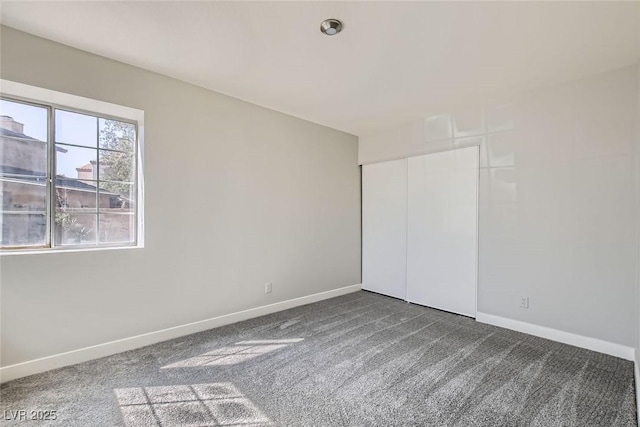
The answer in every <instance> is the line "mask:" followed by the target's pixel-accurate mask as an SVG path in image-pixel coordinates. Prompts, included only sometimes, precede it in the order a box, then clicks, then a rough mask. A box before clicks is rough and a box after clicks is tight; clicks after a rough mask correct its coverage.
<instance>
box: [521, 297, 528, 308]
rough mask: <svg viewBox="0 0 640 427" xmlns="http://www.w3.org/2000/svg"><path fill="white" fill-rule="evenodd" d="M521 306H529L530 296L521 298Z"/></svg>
mask: <svg viewBox="0 0 640 427" xmlns="http://www.w3.org/2000/svg"><path fill="white" fill-rule="evenodd" d="M520 308H526V309H528V308H529V297H522V298H520Z"/></svg>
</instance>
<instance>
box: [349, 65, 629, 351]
mask: <svg viewBox="0 0 640 427" xmlns="http://www.w3.org/2000/svg"><path fill="white" fill-rule="evenodd" d="M638 84H639V82H638V69H637V67H635V66H633V67H627V68H623V69H618V70H612V71H609V72H605V73H602V74H598V75H594V76H590V77H586V78H582V79H579V80H575V81H572V82H568V83H565V84H561V85H558V86H555V87H550V88H544V89H539V90H535V91H531V92H527V93H521V94H515V95H513V96H512V97H509V98H506V99H500V100H480V99H469V102H468V104H465V105H461V106H459V107H458V106H457V107H456V108H451V109H447V110H445V111H442V114H438V115H435V116H432V115H429V116H428V117H429V118H428V119H426V120H424V121H420V122H414V123H409V124H408V125H407V126H405V127H402V128H399V129H392V130H390V131H388V132H383V133H379V134H375V135H367V136H362V137H360V144H359V161H360V163H363V164H364V163H371V162H376V161H382V160H386V159H391V158H399V157H406V156H410V155H414V154H419V153H426V152H430V151H439V150H444V149H451V148H455V147H463V146H467V145H474V144H479V145H480V147H481V150H480V154H481V161H480V162H481V164H480V166H481V170H480V196H479V240H480V242H479V247H480V251H479V276H478V279H479V283H478V291H479V292H478V311H479V312H483V313H487V314H492V315H496V316H501V317H504V318H508V319H514V320H519V321H523V322H528V323H531V324H535V325H540V326H545V327H549V328H554V329H557V330H560V331H565V332H570V333H574V334H578V335H583V336H586V337H591V338H596V339H601V340H604V341H609V342H612V343H617V344H622V345H625V346H628V347H636V345H637V342H638V339H639V338H638V328H637V323H638V315H637V313H638V299H637V288H638V277H637V269H638V262H639V261H638V260H639V256H638V235H637V233H638V227H639V225H640V224H639V218H640V215H639V210H638V196H637V194H638V185H639V184H638V167H639V166H638V162H637V151H636V150H637V146H638V133H637V121H638ZM527 296H528V297H530V308H529V309H528V310H525V309H521V308H519V303H520V298H521V297H527Z"/></svg>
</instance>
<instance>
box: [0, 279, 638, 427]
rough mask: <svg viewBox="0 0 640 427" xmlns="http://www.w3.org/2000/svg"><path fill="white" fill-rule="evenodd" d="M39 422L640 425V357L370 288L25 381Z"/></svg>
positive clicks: (8, 395)
mask: <svg viewBox="0 0 640 427" xmlns="http://www.w3.org/2000/svg"><path fill="white" fill-rule="evenodd" d="M0 393H1V394H0V398H1V404H0V407H1V408H0V409H1V410H2V411H7V412H6V413H3V414H4V415H5V418H6V417H7V416H8V415H10V414H12V412H9V411H16V410H26V411H27V416H28V417H29V416H30V411H32V410H41V411H46V410H55V411H56V417H57V419H56V421H26V422H19V421H6V420H4V421H0V424H2V423H4V424H3V425H8V426H9V425H10V426H13V425H31V426H36V425H37V426H44V425H56V426H65V427H66V426H82V427H86V426H122V425H127V426H148V425H149V426H151V425H153V426H174V425H175V426H187V425H188V426H210V425H211V426H217V425H222V426H245V427H248V426H266V425H274V426H544V427H549V426H560V425H562V426H581V427H584V426H635V425H637V424H636V409H635V408H636V406H635V397H634V380H633V364H632V363H631V362H628V361H624V360H621V359H617V358H614V357H611V356H606V355H603V354H599V353H595V352H591V351H587V350H583V349H579V348H576V347H571V346H567V345H564V344H558V343H555V342H552V341H548V340H544V339H541V338H535V337H531V336H528V335H525V334H520V333H517V332H512V331H508V330H505V329H501V328H496V327H493V326H488V325H483V324H480V323H477V322H475V321H474V320H472V319H469V318H466V317H463V316H457V315H453V314H449V313H444V312H441V311H437V310H432V309H429V308H425V307H420V306H417V305H412V304H407V303H405V302H403V301H399V300H395V299H392V298H388V297H384V296H380V295H376V294H372V293H368V292H364V291H361V292H357V293H354V294H349V295H346V296H343V297H339V298H334V299H331V300H326V301H322V302H319V303H315V304H311V305H307V306H303V307H298V308H294V309H291V310H287V311H283V312H280V313H275V314H272V315H268V316H264V317H260V318H257V319H252V320H249V321H246V322H241V323H237V324H234V325H229V326H226V327H222V328H218V329H213V330H210V331H206V332H203V333H199V334H195V335H191V336H188V337H183V338H179V339H175V340H172V341H167V342H164V343H160V344H156V345H153V346H149V347H145V348H142V349H138V350H133V351H129V352H126V353H121V354H117V355H114V356H110V357H106V358H103V359H99V360H95V361H91V362H86V363H82V364H79V365H75V366H70V367H67V368H62V369H58V370H55V371H50V372H46V373H43V374H39V375H34V376H31V377H27V378H22V379H19V380H15V381H12V382H9V383H7V384H5V385H3V386H2V387H1V388H0Z"/></svg>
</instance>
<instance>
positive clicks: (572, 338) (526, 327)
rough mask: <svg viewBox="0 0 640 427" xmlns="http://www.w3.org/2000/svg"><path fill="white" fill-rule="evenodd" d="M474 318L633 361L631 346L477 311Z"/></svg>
mask: <svg viewBox="0 0 640 427" xmlns="http://www.w3.org/2000/svg"><path fill="white" fill-rule="evenodd" d="M476 320H477V321H478V322H481V323H486V324H489V325H493V326H500V327H502V328H506V329H512V330H514V331H518V332H524V333H525V334H529V335H535V336H537V337H541V338H546V339H549V340H552V341H558V342H561V343H564V344H569V345H573V346H576V347H582V348H586V349H587V350H593V351H597V352H599V353H604V354H608V355H611V356H615V357H619V358H621V359H626V360H631V361H635V350H634V348H633V347H627V346H624V345H621V344H615V343H612V342H608V341H603V340H599V339H596V338H589V337H585V336H582V335H578V334H572V333H570V332H564V331H560V330H558V329H553V328H548V327H546V326H539V325H534V324H533V323H527V322H522V321H519V320H513V319H507V318H506V317H500V316H495V315H493V314H487V313H480V312H478V313H477V314H476Z"/></svg>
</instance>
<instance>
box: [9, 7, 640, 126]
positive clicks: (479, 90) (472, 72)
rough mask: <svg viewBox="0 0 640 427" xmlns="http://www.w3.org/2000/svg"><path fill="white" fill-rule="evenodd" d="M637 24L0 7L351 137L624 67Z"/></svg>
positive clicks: (561, 10) (592, 11)
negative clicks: (328, 27)
mask: <svg viewBox="0 0 640 427" xmlns="http://www.w3.org/2000/svg"><path fill="white" fill-rule="evenodd" d="M326 18H338V19H341V20H342V21H343V23H344V30H343V31H342V33H340V34H338V35H337V36H333V37H327V36H324V35H323V34H321V33H320V31H319V26H320V22H321V21H322V20H323V19H326ZM639 20H640V2H603V3H593V2H584V3H583V2H537V3H530V2H511V3H500V2H496V3H493V2H491V3H488V2H402V3H401V2H186V1H173V2H148V1H147V2H60V1H56V2H6V1H3V2H2V15H1V18H0V21H1V22H2V23H3V24H5V25H8V26H10V27H13V28H17V29H20V30H23V31H26V32H29V33H32V34H35V35H38V36H42V37H45V38H48V39H52V40H55V41H58V42H61V43H64V44H67V45H70V46H73V47H77V48H79V49H83V50H86V51H89V52H93V53H96V54H99V55H103V56H106V57H109V58H113V59H116V60H118V61H122V62H125V63H128V64H132V65H135V66H138V67H142V68H146V69H148V70H152V71H156V72H158V73H162V74H165V75H168V76H172V77H175V78H177V79H180V80H184V81H187V82H190V83H193V84H196V85H199V86H202V87H205V88H209V89H212V90H215V91H218V92H222V93H225V94H228V95H231V96H234V97H237V98H240V99H244V100H247V101H250V102H252V103H255V104H258V105H262V106H265V107H268V108H272V109H274V110H278V111H282V112H284V113H288V114H291V115H294V116H297V117H301V118H304V119H307V120H310V121H313V122H316V123H320V124H323V125H327V126H330V127H333V128H336V129H340V130H344V131H347V132H350V133H352V134H355V135H364V134H369V133H372V132H376V131H378V130H381V129H387V128H391V127H394V126H397V125H400V124H404V123H407V122H410V121H412V120H415V119H416V118H418V117H423V116H426V115H429V114H435V113H440V112H443V111H446V110H447V109H449V108H452V106H454V105H459V104H461V103H468V102H476V101H477V100H480V99H483V98H484V97H489V96H500V95H504V94H508V93H512V92H514V91H522V90H527V89H530V88H533V87H537V86H542V85H548V84H552V83H556V82H560V81H566V80H569V79H574V78H577V77H580V76H584V75H588V74H592V73H597V72H601V71H605V70H607V69H613V68H617V67H621V66H625V65H629V64H632V63H635V62H637V61H638V58H639V56H640V55H639V52H640V40H639V39H640V32H639V28H638V25H639Z"/></svg>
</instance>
